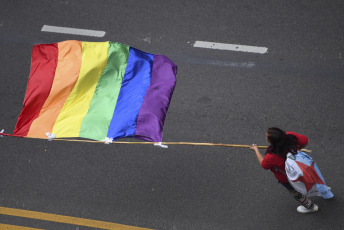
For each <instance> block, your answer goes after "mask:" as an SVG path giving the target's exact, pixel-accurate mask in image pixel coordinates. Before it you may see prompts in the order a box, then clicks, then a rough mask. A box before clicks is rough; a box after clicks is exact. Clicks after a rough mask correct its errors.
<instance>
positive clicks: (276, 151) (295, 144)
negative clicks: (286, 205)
mask: <svg viewBox="0 0 344 230" xmlns="http://www.w3.org/2000/svg"><path fill="white" fill-rule="evenodd" d="M266 140H267V141H268V142H269V143H270V145H269V147H268V148H267V150H266V153H265V156H264V157H263V156H262V154H261V153H260V151H259V149H258V147H257V145H256V144H253V145H252V147H251V148H250V149H251V150H253V151H254V152H255V153H256V156H257V159H258V162H259V163H260V165H261V166H262V167H263V168H264V169H266V170H271V171H272V172H273V173H274V175H275V177H276V179H277V180H278V182H279V183H280V184H282V185H283V186H284V187H285V188H286V189H287V190H288V192H289V194H290V195H291V196H292V197H294V198H295V200H297V201H298V202H299V203H300V204H301V205H300V206H298V207H297V211H298V212H299V213H312V212H316V211H318V209H319V207H318V205H317V204H315V203H314V202H313V201H312V200H311V199H309V198H308V197H307V196H305V195H303V194H302V193H300V192H298V191H296V190H295V189H294V188H293V187H292V186H291V185H290V183H289V181H288V177H287V175H286V172H285V160H286V158H287V154H288V153H291V154H293V155H294V154H297V151H298V150H300V149H302V148H304V147H305V146H306V145H307V144H308V138H307V137H306V136H305V135H301V134H298V133H295V132H284V131H283V130H281V129H279V128H275V127H272V128H269V129H268V130H267V131H266Z"/></svg>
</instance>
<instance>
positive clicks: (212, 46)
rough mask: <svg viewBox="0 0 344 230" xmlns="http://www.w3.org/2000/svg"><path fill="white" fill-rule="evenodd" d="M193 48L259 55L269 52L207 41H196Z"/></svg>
mask: <svg viewBox="0 0 344 230" xmlns="http://www.w3.org/2000/svg"><path fill="white" fill-rule="evenodd" d="M193 46H194V47H198V48H207V49H218V50H230V51H240V52H249V53H259V54H265V53H266V52H267V51H268V48H266V47H258V46H246V45H236V44H226V43H217V42H205V41H196V42H195V44H194V45H193Z"/></svg>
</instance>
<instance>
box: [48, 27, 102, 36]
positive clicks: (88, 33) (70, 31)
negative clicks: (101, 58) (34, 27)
mask: <svg viewBox="0 0 344 230" xmlns="http://www.w3.org/2000/svg"><path fill="white" fill-rule="evenodd" d="M41 31H43V32H52V33H62V34H75V35H83V36H92V37H100V38H101V37H104V36H105V31H98V30H86V29H77V28H68V27H59V26H48V25H44V26H43V27H42V30H41Z"/></svg>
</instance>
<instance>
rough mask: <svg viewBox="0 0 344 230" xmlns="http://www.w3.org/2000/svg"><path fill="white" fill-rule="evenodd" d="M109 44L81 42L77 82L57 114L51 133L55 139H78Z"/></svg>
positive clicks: (104, 63) (106, 56)
mask: <svg viewBox="0 0 344 230" xmlns="http://www.w3.org/2000/svg"><path fill="white" fill-rule="evenodd" d="M108 47H109V42H82V61H81V69H80V75H79V78H78V81H77V82H76V84H75V87H74V88H73V90H72V92H71V93H70V95H69V96H68V98H67V100H66V103H65V104H64V106H63V108H62V110H61V113H60V114H59V116H58V118H57V120H56V122H55V125H54V128H53V131H52V132H53V133H55V134H56V137H78V136H79V133H80V127H81V123H82V120H83V118H84V117H85V115H86V114H87V111H88V109H89V106H90V104H91V101H92V98H93V94H94V91H95V89H96V86H97V83H98V81H99V78H100V76H101V75H102V73H103V71H104V68H105V65H106V62H107V59H108Z"/></svg>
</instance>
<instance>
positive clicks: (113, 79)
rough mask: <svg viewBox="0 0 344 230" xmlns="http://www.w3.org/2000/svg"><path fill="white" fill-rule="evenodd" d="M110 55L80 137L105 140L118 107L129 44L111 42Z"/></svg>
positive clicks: (82, 125) (83, 122) (84, 120)
mask: <svg viewBox="0 0 344 230" xmlns="http://www.w3.org/2000/svg"><path fill="white" fill-rule="evenodd" d="M108 53H109V56H108V61H107V64H106V66H105V69H104V72H103V74H102V75H101V77H100V79H99V82H98V84H97V87H96V90H95V92H94V96H93V98H92V101H91V104H90V107H89V110H88V112H87V114H86V116H85V117H84V119H83V121H82V124H81V129H80V135H79V136H80V137H84V138H90V139H95V140H103V139H105V137H107V133H108V129H109V125H110V122H111V119H112V116H113V112H114V110H115V107H116V103H117V99H118V94H119V91H120V89H121V86H122V81H123V77H124V73H125V69H126V67H127V62H128V57H129V46H127V45H124V44H120V43H112V42H109V52H108Z"/></svg>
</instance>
